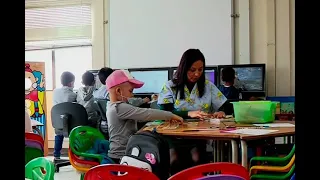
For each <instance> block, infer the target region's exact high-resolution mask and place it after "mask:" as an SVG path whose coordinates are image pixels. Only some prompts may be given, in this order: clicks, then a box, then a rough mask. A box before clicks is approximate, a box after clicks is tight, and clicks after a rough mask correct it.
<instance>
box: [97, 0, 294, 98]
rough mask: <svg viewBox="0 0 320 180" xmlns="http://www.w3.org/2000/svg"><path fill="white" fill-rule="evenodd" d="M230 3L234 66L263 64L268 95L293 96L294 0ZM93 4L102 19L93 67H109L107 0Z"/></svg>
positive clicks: (235, 0)
mask: <svg viewBox="0 0 320 180" xmlns="http://www.w3.org/2000/svg"><path fill="white" fill-rule="evenodd" d="M101 1H103V2H101ZM234 2H235V6H234V9H235V13H239V14H240V17H239V18H238V19H235V31H236V32H235V54H234V58H235V63H236V64H246V63H249V62H250V63H266V66H267V86H268V94H269V95H277V96H281V95H295V91H294V87H295V81H294V78H295V67H294V62H295V56H294V54H295V47H294V44H295V38H294V36H295V35H294V33H295V31H294V23H295V21H294V9H295V5H294V1H293V0H234ZM93 3H97V4H96V5H97V6H98V7H99V9H100V10H99V11H98V13H97V15H98V14H102V15H103V17H104V18H103V19H100V18H99V19H95V20H94V22H96V23H95V24H94V27H93V32H94V35H93V36H94V41H93V57H94V58H93V68H97V69H99V68H101V67H102V66H108V64H109V59H108V57H109V56H108V53H109V52H108V50H109V47H108V38H109V37H108V34H109V32H108V24H105V25H103V21H106V20H108V18H109V17H108V14H109V13H107V12H108V0H93ZM102 4H103V7H104V8H103V10H101V7H102ZM101 11H103V12H101ZM100 17H101V16H100ZM101 28H103V30H101ZM102 32H103V33H102ZM102 40H104V42H103V43H102V42H101V41H102ZM102 52H104V53H102Z"/></svg>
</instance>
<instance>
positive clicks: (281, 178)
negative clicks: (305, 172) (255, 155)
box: [250, 165, 295, 180]
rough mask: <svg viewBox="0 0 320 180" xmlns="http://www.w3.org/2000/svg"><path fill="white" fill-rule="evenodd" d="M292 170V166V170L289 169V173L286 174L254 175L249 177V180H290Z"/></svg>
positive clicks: (293, 167)
mask: <svg viewBox="0 0 320 180" xmlns="http://www.w3.org/2000/svg"><path fill="white" fill-rule="evenodd" d="M294 169H295V165H293V166H292V168H291V169H290V171H289V172H287V173H282V174H279V173H278V174H254V175H251V177H250V179H263V180H271V179H272V180H274V179H277V180H287V179H290V177H292V175H293V174H294Z"/></svg>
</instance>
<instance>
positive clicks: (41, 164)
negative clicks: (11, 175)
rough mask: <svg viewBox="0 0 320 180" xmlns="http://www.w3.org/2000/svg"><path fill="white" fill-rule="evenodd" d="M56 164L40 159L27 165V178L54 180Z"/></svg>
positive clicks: (32, 179)
mask: <svg viewBox="0 0 320 180" xmlns="http://www.w3.org/2000/svg"><path fill="white" fill-rule="evenodd" d="M54 172H55V171H54V164H53V163H52V162H51V161H49V160H47V159H46V158H44V157H38V158H35V159H33V160H31V161H30V162H28V164H26V166H25V178H26V179H31V180H54Z"/></svg>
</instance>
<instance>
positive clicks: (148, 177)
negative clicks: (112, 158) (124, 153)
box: [84, 164, 159, 180]
mask: <svg viewBox="0 0 320 180" xmlns="http://www.w3.org/2000/svg"><path fill="white" fill-rule="evenodd" d="M118 172H125V173H124V174H122V175H118ZM128 179H130V180H159V178H158V177H157V176H156V175H154V174H153V173H151V172H149V171H147V170H144V169H140V168H136V167H133V166H127V165H120V164H105V165H99V166H95V167H93V168H91V169H90V170H89V171H88V172H87V173H86V174H85V176H84V180H128Z"/></svg>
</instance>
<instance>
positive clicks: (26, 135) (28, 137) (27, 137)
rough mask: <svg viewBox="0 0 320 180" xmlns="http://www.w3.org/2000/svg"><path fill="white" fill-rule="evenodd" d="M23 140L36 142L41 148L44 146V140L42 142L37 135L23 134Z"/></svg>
mask: <svg viewBox="0 0 320 180" xmlns="http://www.w3.org/2000/svg"><path fill="white" fill-rule="evenodd" d="M24 138H25V139H27V140H34V141H38V142H39V143H40V144H41V145H42V146H44V140H43V138H42V136H41V135H39V134H35V133H29V132H25V133H24Z"/></svg>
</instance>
